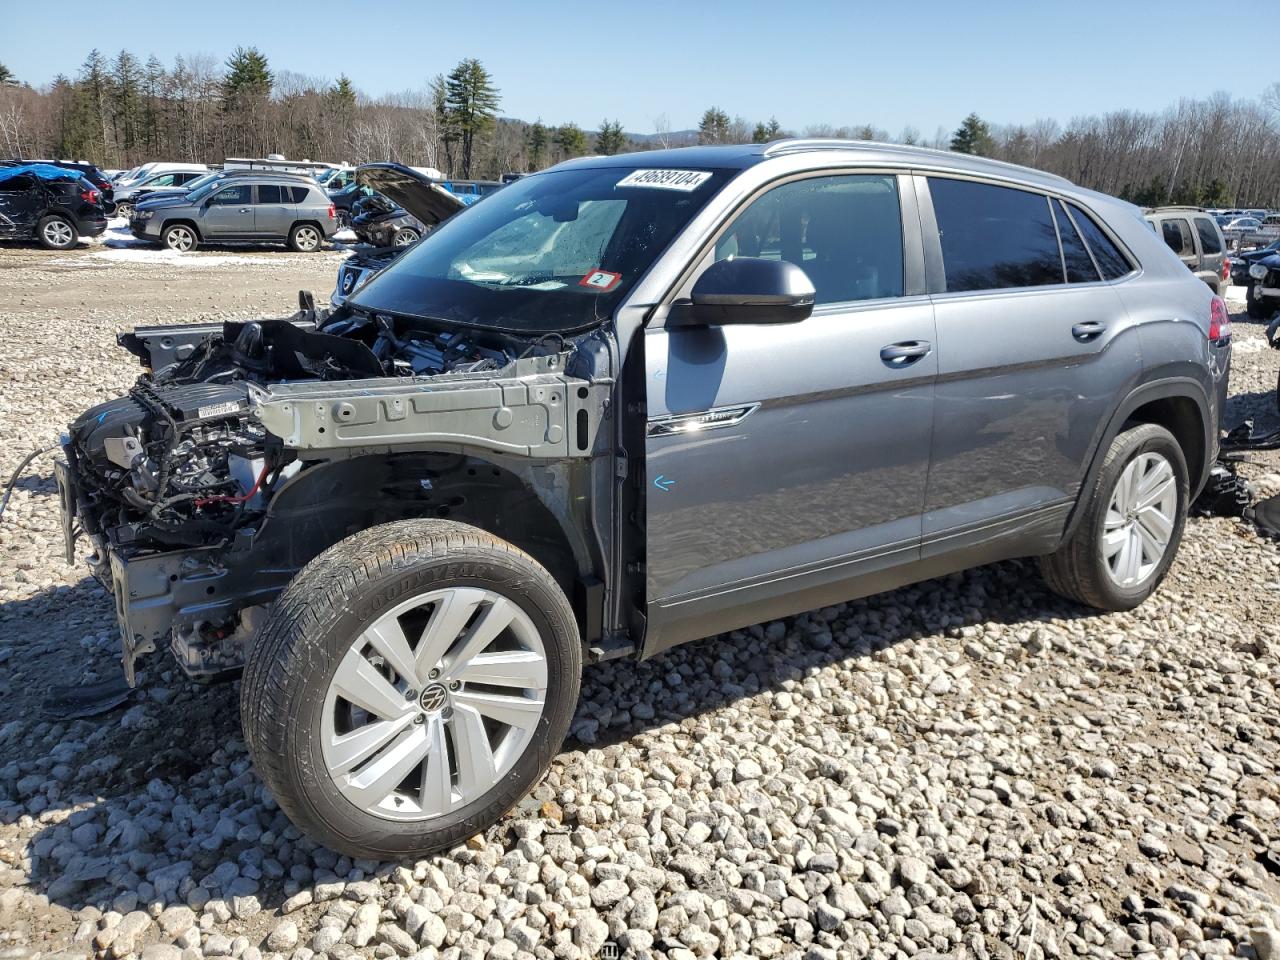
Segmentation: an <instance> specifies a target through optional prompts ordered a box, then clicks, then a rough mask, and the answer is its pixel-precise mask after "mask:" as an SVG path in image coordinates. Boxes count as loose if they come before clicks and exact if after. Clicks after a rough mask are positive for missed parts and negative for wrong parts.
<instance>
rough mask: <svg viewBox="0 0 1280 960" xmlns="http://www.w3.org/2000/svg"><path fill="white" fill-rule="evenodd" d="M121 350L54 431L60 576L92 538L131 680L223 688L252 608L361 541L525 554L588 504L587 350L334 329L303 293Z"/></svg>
mask: <svg viewBox="0 0 1280 960" xmlns="http://www.w3.org/2000/svg"><path fill="white" fill-rule="evenodd" d="M118 340H119V342H120V344H121V345H122V346H124V347H126V348H127V349H129V350H130V351H132V352H133V353H134V354H136V355H137V356H138V357H139V359H140V360H141V361H142V364H143V366H144V368H145V370H146V372H145V373H144V374H143V375H142V376H140V377H139V378H138V380H137V382H136V383H135V384H134V386H133V388H132V389H130V390H129V392H128V393H127V394H126V395H125V396H122V397H119V398H117V399H114V400H110V401H107V402H106V403H102V404H99V405H97V406H95V407H93V408H92V409H90V410H87V411H86V412H85V413H83V414H82V415H81V416H80V417H79V418H77V419H76V420H75V421H74V422H73V423H72V424H71V425H70V426H69V428H68V433H67V435H66V436H65V437H64V439H63V443H62V451H63V455H64V457H65V461H66V462H65V463H58V464H56V465H55V475H56V477H57V479H58V485H59V495H60V497H61V499H62V506H63V529H64V533H65V535H66V549H67V558H68V562H71V561H72V560H73V557H74V544H75V541H76V539H77V538H78V536H79V535H80V534H81V533H83V534H84V535H87V537H88V538H89V539H90V540H91V541H92V543H93V546H94V552H93V555H92V556H91V557H90V559H89V563H90V567H91V568H92V570H93V572H94V575H95V576H96V577H97V578H98V579H99V580H100V581H101V582H102V583H103V585H104V586H106V587H107V588H108V589H110V590H111V591H112V592H113V593H114V595H115V597H116V608H117V617H118V618H119V621H120V627H121V633H122V635H123V647H124V655H123V663H124V668H125V675H126V677H127V679H128V680H129V681H130V683H133V682H134V681H135V661H136V659H137V658H138V657H139V656H140V655H142V654H145V653H148V652H151V651H153V650H155V649H157V648H158V646H159V645H160V644H162V643H165V642H167V643H168V645H169V647H170V649H171V650H172V652H173V654H174V656H175V657H176V659H177V661H178V664H179V665H180V666H181V667H182V668H183V670H184V671H186V673H187V674H188V675H189V676H191V677H193V678H195V679H206V680H207V679H215V678H219V677H224V676H232V675H234V674H235V673H236V672H237V671H238V670H239V668H240V667H241V666H242V665H243V659H244V653H245V650H246V649H247V644H248V643H250V642H251V640H252V637H253V635H254V632H255V629H256V627H255V624H256V623H257V622H258V620H260V618H261V616H262V614H263V612H264V611H265V609H266V606H267V605H268V604H270V603H271V601H272V600H274V598H275V596H276V595H277V594H278V593H279V592H280V590H282V589H283V588H284V586H285V585H286V584H287V583H288V582H289V580H290V579H291V578H292V577H293V575H294V574H295V573H296V572H297V571H298V570H299V569H301V567H302V566H304V565H305V564H306V563H307V562H308V561H309V560H310V559H311V558H312V557H314V556H316V555H317V554H319V553H320V552H321V551H323V550H324V549H326V548H327V547H329V546H331V545H332V544H334V543H336V542H338V541H339V540H341V539H342V538H344V537H346V536H349V535H350V534H351V533H353V532H355V531H357V530H360V529H364V528H366V527H368V526H372V525H376V524H379V523H389V522H393V521H395V520H400V519H407V518H411V517H423V516H438V517H445V516H451V517H455V518H460V519H464V520H465V519H467V518H468V517H470V518H472V519H473V520H474V521H475V522H480V521H481V520H486V521H488V522H490V523H497V524H499V526H503V527H505V528H506V530H507V533H508V535H509V536H511V537H513V538H515V539H518V540H520V541H521V542H523V543H524V544H525V545H526V547H527V548H528V549H530V550H531V551H533V552H535V554H536V553H537V552H538V550H539V544H543V545H546V544H552V543H554V542H556V540H557V537H558V536H559V534H558V533H557V532H556V531H557V527H558V524H559V523H560V521H559V520H557V519H553V517H557V516H566V517H567V515H568V514H569V513H570V512H572V511H573V510H575V509H577V510H582V509H584V508H585V507H584V506H583V504H585V499H584V498H583V497H582V496H581V495H580V494H578V495H576V496H577V500H574V501H571V497H574V496H575V494H574V492H573V491H574V488H575V485H577V486H581V484H583V483H585V482H586V477H587V476H588V474H584V473H582V472H581V468H579V467H574V466H571V464H572V463H574V462H576V463H579V464H585V463H586V462H587V461H588V460H589V459H590V457H591V456H592V450H593V448H594V443H595V436H596V433H597V430H598V427H599V423H600V421H601V419H602V418H603V417H604V416H605V411H606V410H607V408H608V392H609V389H610V383H611V380H610V379H609V377H608V374H607V370H608V363H609V360H608V353H607V350H606V348H605V347H604V346H603V344H604V340H603V339H602V338H601V337H599V336H597V335H595V334H591V333H589V334H586V335H584V336H580V337H579V338H577V339H576V340H575V341H572V342H571V341H566V339H565V338H564V337H561V336H560V335H559V334H551V335H548V336H544V337H541V338H535V337H519V336H515V335H511V334H505V333H499V332H493V331H482V330H478V329H473V328H469V327H459V326H456V325H449V324H446V323H444V322H441V321H427V320H421V319H416V318H406V317H400V316H395V317H393V316H388V315H383V314H377V315H370V314H367V313H365V312H362V311H355V310H351V309H349V308H345V307H344V308H340V309H338V310H337V311H334V312H332V313H328V312H326V311H323V310H317V309H315V308H314V306H313V304H312V301H311V300H310V297H309V295H304V297H303V310H302V311H301V312H299V313H298V314H295V315H294V316H293V317H290V318H288V319H270V320H255V321H249V322H229V323H225V324H218V325H213V324H194V325H190V326H186V327H146V328H138V329H136V330H134V331H133V332H131V333H126V334H121V335H120V336H119V337H118ZM601 371H605V372H604V373H603V374H602V373H601ZM500 465H501V466H500ZM535 470H536V471H538V472H539V473H538V476H539V482H538V483H536V484H535V483H534V482H533V471H535ZM535 489H536V490H537V491H538V492H536V493H535V492H534V491H535ZM543 498H545V499H543ZM540 500H541V501H542V502H540ZM573 503H578V504H579V506H577V507H575V506H573ZM546 562H547V563H548V564H552V565H554V563H555V562H556V560H555V557H548V558H546ZM573 575H574V571H573V570H571V569H566V570H565V572H564V576H566V577H571V576H573Z"/></svg>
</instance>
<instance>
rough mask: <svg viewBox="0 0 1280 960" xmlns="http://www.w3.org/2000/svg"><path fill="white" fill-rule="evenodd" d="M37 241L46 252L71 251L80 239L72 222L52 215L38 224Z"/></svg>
mask: <svg viewBox="0 0 1280 960" xmlns="http://www.w3.org/2000/svg"><path fill="white" fill-rule="evenodd" d="M36 239H37V240H39V241H40V246H42V247H44V248H45V249H46V250H70V249H71V248H72V247H74V246H75V245H76V240H78V239H79V237H78V236H77V234H76V228H75V225H74V224H72V222H71V221H70V220H68V219H67V218H66V217H60V216H58V215H57V214H51V215H49V216H47V217H44V218H43V219H42V220H41V221H40V222H39V223H38V224H36Z"/></svg>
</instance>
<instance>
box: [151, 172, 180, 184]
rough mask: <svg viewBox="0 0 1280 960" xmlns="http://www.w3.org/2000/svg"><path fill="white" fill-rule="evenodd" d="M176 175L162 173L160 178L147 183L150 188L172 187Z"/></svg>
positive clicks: (153, 178) (154, 178)
mask: <svg viewBox="0 0 1280 960" xmlns="http://www.w3.org/2000/svg"><path fill="white" fill-rule="evenodd" d="M173 178H174V175H173V174H172V173H162V174H161V175H160V176H158V177H152V178H151V179H150V180H148V181H147V184H146V185H147V186H148V187H172V186H173Z"/></svg>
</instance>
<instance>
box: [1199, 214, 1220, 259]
mask: <svg viewBox="0 0 1280 960" xmlns="http://www.w3.org/2000/svg"><path fill="white" fill-rule="evenodd" d="M1195 222H1196V233H1198V234H1200V249H1201V250H1203V251H1204V252H1205V253H1221V252H1222V241H1221V240H1219V239H1218V228H1217V227H1215V226H1214V225H1213V221H1212V220H1210V219H1209V218H1208V217H1196V221H1195Z"/></svg>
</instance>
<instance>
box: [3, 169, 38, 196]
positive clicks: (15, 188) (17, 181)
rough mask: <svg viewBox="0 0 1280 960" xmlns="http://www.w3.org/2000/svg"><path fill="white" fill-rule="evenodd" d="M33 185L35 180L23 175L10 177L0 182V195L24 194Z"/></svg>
mask: <svg viewBox="0 0 1280 960" xmlns="http://www.w3.org/2000/svg"><path fill="white" fill-rule="evenodd" d="M35 185H36V181H35V179H34V178H33V177H31V176H28V175H27V174H25V173H24V174H23V175H22V176H19V177H10V178H9V179H8V180H0V193H26V192H27V191H28V190H30V189H31V188H32V187H34V186H35Z"/></svg>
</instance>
